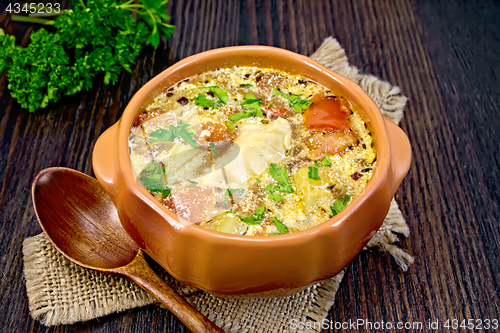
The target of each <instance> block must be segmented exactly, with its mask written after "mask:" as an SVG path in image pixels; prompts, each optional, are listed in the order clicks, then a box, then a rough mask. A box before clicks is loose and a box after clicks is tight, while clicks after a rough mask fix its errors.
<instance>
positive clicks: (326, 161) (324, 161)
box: [314, 154, 332, 167]
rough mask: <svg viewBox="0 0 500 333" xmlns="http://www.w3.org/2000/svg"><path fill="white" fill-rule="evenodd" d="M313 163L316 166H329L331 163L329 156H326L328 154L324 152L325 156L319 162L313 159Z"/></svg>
mask: <svg viewBox="0 0 500 333" xmlns="http://www.w3.org/2000/svg"><path fill="white" fill-rule="evenodd" d="M314 165H316V166H317V167H322V166H326V167H329V166H331V165H332V161H331V160H330V156H328V154H326V155H325V157H324V158H323V160H322V161H321V163H318V162H317V161H314Z"/></svg>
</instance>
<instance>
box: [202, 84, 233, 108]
mask: <svg viewBox="0 0 500 333" xmlns="http://www.w3.org/2000/svg"><path fill="white" fill-rule="evenodd" d="M198 89H210V91H211V92H213V93H214V94H215V95H216V96H217V97H218V98H219V99H220V100H221V101H222V103H224V104H226V103H227V101H228V100H229V96H228V95H227V90H226V89H222V88H219V87H217V86H210V87H199V88H198Z"/></svg>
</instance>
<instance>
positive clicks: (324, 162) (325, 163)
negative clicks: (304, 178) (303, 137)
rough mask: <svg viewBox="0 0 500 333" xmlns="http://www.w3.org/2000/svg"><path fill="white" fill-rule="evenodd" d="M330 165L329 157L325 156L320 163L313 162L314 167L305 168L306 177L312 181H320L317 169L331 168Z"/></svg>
mask: <svg viewBox="0 0 500 333" xmlns="http://www.w3.org/2000/svg"><path fill="white" fill-rule="evenodd" d="M331 165H332V161H331V160H330V156H328V154H327V155H325V157H324V158H323V160H322V161H321V163H318V162H317V161H314V165H312V166H310V167H307V169H308V170H309V171H308V172H307V175H308V176H309V179H312V180H321V178H320V176H319V168H320V167H322V166H327V167H329V166H331Z"/></svg>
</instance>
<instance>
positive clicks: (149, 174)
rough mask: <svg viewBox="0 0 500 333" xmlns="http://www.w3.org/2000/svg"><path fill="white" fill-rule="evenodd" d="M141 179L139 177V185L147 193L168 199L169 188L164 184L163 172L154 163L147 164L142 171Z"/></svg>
mask: <svg viewBox="0 0 500 333" xmlns="http://www.w3.org/2000/svg"><path fill="white" fill-rule="evenodd" d="M142 174H143V177H140V178H139V179H140V181H141V183H142V184H143V185H144V187H145V188H146V189H147V190H148V191H149V192H158V193H161V195H162V196H163V197H165V198H166V197H168V195H169V194H170V191H171V190H170V188H169V187H168V186H167V185H165V184H164V179H165V178H164V170H163V168H162V167H161V166H160V165H158V164H156V163H155V162H154V161H151V162H149V163H148V164H146V166H145V167H144V169H143V172H142Z"/></svg>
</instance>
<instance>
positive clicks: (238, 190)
mask: <svg viewBox="0 0 500 333" xmlns="http://www.w3.org/2000/svg"><path fill="white" fill-rule="evenodd" d="M235 193H245V189H244V188H228V189H227V190H226V193H225V196H224V204H223V205H222V207H226V203H227V201H228V200H229V198H230V197H231V195H233V194H235Z"/></svg>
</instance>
